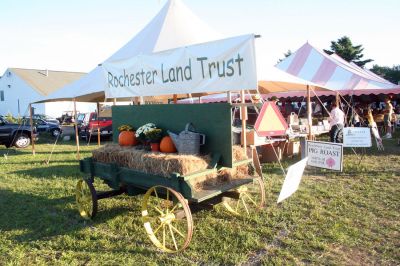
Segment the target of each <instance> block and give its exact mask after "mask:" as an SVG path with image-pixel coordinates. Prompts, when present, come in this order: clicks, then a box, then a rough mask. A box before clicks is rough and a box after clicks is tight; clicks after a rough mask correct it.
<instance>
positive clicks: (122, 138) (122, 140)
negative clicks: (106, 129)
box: [118, 131, 137, 146]
mask: <svg viewBox="0 0 400 266" xmlns="http://www.w3.org/2000/svg"><path fill="white" fill-rule="evenodd" d="M118 143H119V145H121V146H135V145H136V144H137V140H136V136H135V132H134V131H122V132H121V133H119V135H118Z"/></svg>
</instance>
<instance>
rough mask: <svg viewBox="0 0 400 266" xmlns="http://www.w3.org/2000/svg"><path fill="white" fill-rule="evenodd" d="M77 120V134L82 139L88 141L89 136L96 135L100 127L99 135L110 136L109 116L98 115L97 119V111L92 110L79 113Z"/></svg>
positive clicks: (110, 123)
mask: <svg viewBox="0 0 400 266" xmlns="http://www.w3.org/2000/svg"><path fill="white" fill-rule="evenodd" d="M77 120H78V126H79V129H78V131H79V135H80V137H81V138H82V139H86V140H88V141H89V138H90V137H95V136H97V130H98V129H100V136H101V137H111V136H112V134H113V132H112V119H111V117H99V119H97V113H95V112H92V113H86V114H83V113H81V114H79V115H78V119H77ZM80 121H81V122H80Z"/></svg>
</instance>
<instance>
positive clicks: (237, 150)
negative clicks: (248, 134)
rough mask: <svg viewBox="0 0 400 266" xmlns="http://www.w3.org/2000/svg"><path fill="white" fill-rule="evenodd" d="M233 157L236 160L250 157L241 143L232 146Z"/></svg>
mask: <svg viewBox="0 0 400 266" xmlns="http://www.w3.org/2000/svg"><path fill="white" fill-rule="evenodd" d="M232 157H233V161H234V162H237V161H242V160H246V159H248V157H247V154H246V153H245V152H244V149H243V147H241V146H240V145H234V146H233V147H232Z"/></svg>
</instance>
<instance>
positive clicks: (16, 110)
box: [0, 68, 96, 117]
mask: <svg viewBox="0 0 400 266" xmlns="http://www.w3.org/2000/svg"><path fill="white" fill-rule="evenodd" d="M83 75H85V73H79V72H65V71H52V70H38V69H22V68H8V69H7V70H6V72H5V73H4V74H3V76H1V77H0V115H6V114H9V113H10V114H12V115H13V116H29V104H30V103H32V102H36V101H40V100H42V99H44V98H45V97H46V96H47V95H48V94H50V93H52V92H55V91H56V90H58V89H60V88H62V87H64V86H65V85H67V84H69V83H71V82H73V81H75V80H78V79H79V78H81V77H82V76H83ZM32 107H33V108H34V113H35V114H45V115H48V116H51V117H60V116H61V114H62V113H63V112H65V111H72V110H73V102H49V103H41V104H33V105H32ZM95 109H96V104H93V103H79V102H78V103H77V111H79V112H91V111H94V110H95Z"/></svg>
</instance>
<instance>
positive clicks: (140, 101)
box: [139, 96, 144, 105]
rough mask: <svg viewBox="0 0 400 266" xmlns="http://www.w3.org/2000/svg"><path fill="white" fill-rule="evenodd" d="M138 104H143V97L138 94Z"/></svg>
mask: <svg viewBox="0 0 400 266" xmlns="http://www.w3.org/2000/svg"><path fill="white" fill-rule="evenodd" d="M139 104H140V105H143V104H144V98H143V96H140V97H139Z"/></svg>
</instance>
